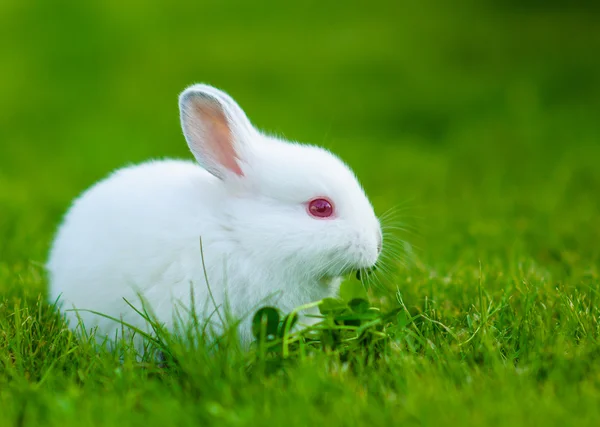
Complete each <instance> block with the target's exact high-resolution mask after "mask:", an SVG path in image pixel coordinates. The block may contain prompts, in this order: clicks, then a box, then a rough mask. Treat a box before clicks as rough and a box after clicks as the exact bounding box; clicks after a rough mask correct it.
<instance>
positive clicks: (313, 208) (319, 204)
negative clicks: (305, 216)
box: [308, 199, 333, 218]
mask: <svg viewBox="0 0 600 427" xmlns="http://www.w3.org/2000/svg"><path fill="white" fill-rule="evenodd" d="M308 213H309V214H311V215H312V216H314V217H316V218H329V217H330V216H331V215H333V205H332V204H331V202H330V201H329V200H327V199H314V200H311V201H310V202H309V203H308Z"/></svg>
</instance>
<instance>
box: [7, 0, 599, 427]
mask: <svg viewBox="0 0 600 427" xmlns="http://www.w3.org/2000/svg"><path fill="white" fill-rule="evenodd" d="M269 3H270V2H262V3H260V4H251V3H247V2H228V3H227V4H226V5H225V4H220V3H218V2H204V3H201V2H195V3H193V4H184V3H181V4H178V5H171V4H169V5H167V3H164V5H163V6H156V5H150V4H143V5H141V4H140V5H134V4H133V3H131V4H129V5H126V4H127V3H124V2H117V1H105V2H98V4H94V3H93V2H80V3H77V4H75V3H73V4H70V2H44V1H37V2H36V1H31V2H18V1H10V0H9V1H8V2H2V3H0V35H1V36H2V40H3V43H2V48H1V51H0V52H1V53H0V426H4V425H7V426H8V425H14V426H23V425H31V426H42V425H48V426H52V425H57V426H63V427H67V426H71V425H73V426H83V425H117V424H118V425H123V426H124V425H143V426H144V427H152V426H164V425H210V424H212V425H219V426H229V425H252V426H257V425H271V426H279V425H286V426H295V425H298V426H305V425H347V426H352V425H357V426H362V425H405V426H409V425H410V426H412V425H423V426H425V425H431V426H441V425H449V426H471V425H472V426H482V425H496V426H517V425H529V426H535V425H545V426H551V425H557V426H565V425H577V426H583V425H590V426H597V425H600V342H599V340H600V323H599V322H600V120H599V118H600V55H598V52H600V24H598V23H599V22H600V9H599V8H598V7H597V6H596V5H595V3H594V2H591V1H590V2H582V1H580V2H574V3H576V5H573V6H571V7H569V8H566V7H565V6H561V5H562V2H541V1H540V2H537V1H533V0H532V1H521V2H517V1H509V2H494V1H481V2H474V1H473V2H468V1H467V2H461V5H460V6H458V4H457V3H453V4H452V5H449V4H446V2H443V1H441V0H440V1H432V0H428V1H425V2H393V1H389V2H382V1H379V0H376V1H375V2H369V4H368V5H365V4H364V2H358V1H356V2H355V1H347V2H344V5H343V7H340V3H339V2H336V3H327V2H307V3H302V5H295V6H294V5H292V3H290V4H288V5H285V6H282V5H276V4H275V3H274V2H273V4H269ZM402 3H406V4H402ZM588 3H589V4H588ZM196 81H203V82H208V83H211V84H214V85H216V86H219V87H221V88H223V89H224V90H226V91H228V92H230V93H231V95H232V96H234V97H235V98H236V99H237V100H238V101H239V103H240V104H241V105H242V106H243V107H244V108H245V109H246V111H247V112H248V114H249V116H250V118H251V119H252V120H253V122H254V123H255V124H256V125H257V126H258V127H261V128H264V129H267V130H270V131H273V132H276V133H279V134H282V135H285V136H286V137H287V138H290V139H296V140H300V141H307V142H313V143H316V144H319V145H323V146H326V147H328V148H331V149H332V150H333V151H335V152H336V153H338V154H339V155H340V156H341V157H342V158H343V159H345V160H346V161H347V162H348V163H349V164H350V165H351V166H352V168H353V169H354V170H355V171H356V173H357V175H358V176H359V177H360V179H361V181H362V182H363V184H364V186H365V188H366V191H367V193H368V194H369V196H370V198H371V199H372V202H373V204H374V206H375V208H376V210H377V212H379V213H383V212H386V211H387V210H389V209H393V208H394V207H397V208H398V210H397V212H398V219H399V220H401V221H402V222H403V223H404V224H405V226H406V228H407V229H408V231H406V232H402V233H398V234H397V236H396V237H395V238H396V239H402V240H404V241H406V242H408V244H409V245H405V246H404V248H405V252H404V255H403V256H401V257H398V258H395V260H393V261H390V262H389V263H388V264H387V269H388V270H389V271H388V272H387V273H383V272H382V271H381V270H380V271H378V272H377V274H378V275H379V279H380V282H381V285H379V286H377V287H373V288H369V290H368V293H369V298H370V299H371V302H372V304H374V305H375V306H378V307H381V309H382V310H384V311H386V310H393V309H395V308H400V312H399V314H398V315H397V316H393V317H390V318H389V319H388V321H387V322H386V324H385V329H384V331H383V333H384V334H385V335H386V336H387V337H388V338H387V339H386V340H384V341H382V342H381V343H380V344H381V345H379V346H378V347H377V355H378V358H374V357H372V356H373V354H374V353H373V351H374V350H373V349H372V348H370V347H365V346H362V345H360V344H358V343H357V342H356V340H354V341H349V342H348V343H347V344H345V345H344V346H343V354H342V351H341V350H340V351H336V350H333V351H332V350H314V351H312V352H304V353H302V354H299V355H298V354H294V355H293V357H290V358H289V360H286V361H285V363H281V365H280V366H278V367H275V368H273V366H272V364H271V363H270V364H266V362H265V357H263V356H262V355H261V353H260V352H256V351H251V352H248V353H246V352H242V351H240V350H239V349H236V348H235V346H232V347H230V348H229V349H227V347H225V348H224V349H223V350H220V351H216V352H214V351H213V352H208V353H207V352H206V351H203V350H193V349H190V348H186V347H184V346H181V345H180V344H179V342H178V340H177V338H176V337H167V339H169V340H170V341H169V342H167V344H166V345H167V347H168V350H169V351H170V352H171V353H172V354H173V355H175V356H176V357H177V361H176V363H175V362H173V361H170V362H169V361H167V363H165V364H164V365H161V366H158V365H156V364H153V363H139V362H137V361H136V359H135V358H134V357H133V356H132V355H131V353H130V352H126V355H125V356H122V355H120V354H119V353H118V352H110V351H108V350H100V351H96V350H95V349H94V347H93V346H92V345H91V344H90V343H89V342H88V341H86V340H85V339H78V338H76V337H75V336H74V335H73V334H71V333H70V332H69V331H68V330H67V329H66V327H65V325H64V324H63V323H62V322H61V321H60V320H59V319H58V317H57V316H56V315H55V314H54V312H53V310H52V309H51V308H50V307H49V306H48V304H47V303H46V302H45V301H46V297H45V291H46V279H45V274H44V269H43V263H44V262H45V259H46V255H47V250H48V248H49V244H50V242H51V239H52V235H53V232H54V230H55V227H56V226H57V224H58V222H59V221H60V217H61V215H62V214H63V213H64V211H65V210H66V208H67V206H68V204H69V201H70V200H71V199H72V198H73V197H75V196H76V195H77V194H78V193H80V192H81V191H82V190H83V189H85V188H86V187H87V186H89V185H90V184H92V183H93V182H95V181H97V180H98V179H100V178H101V177H103V176H104V175H106V174H107V173H108V172H109V171H111V170H113V169H115V168H117V167H120V166H122V165H124V164H126V163H130V162H138V161H142V160H145V159H148V158H157V157H163V156H165V157H189V155H188V153H187V147H186V145H185V142H184V140H183V138H182V136H181V135H180V130H179V123H178V117H177V104H176V96H177V94H178V93H179V91H181V89H183V88H184V87H185V86H186V85H188V84H190V83H192V82H196ZM361 293H362V290H361V286H360V284H359V283H358V282H357V281H356V280H355V279H353V278H349V279H348V281H347V283H346V284H345V287H344V293H343V296H344V298H346V299H348V298H350V297H352V296H356V295H360V294H361ZM276 360H280V359H277V358H276ZM280 361H281V360H280ZM271 362H272V360H271Z"/></svg>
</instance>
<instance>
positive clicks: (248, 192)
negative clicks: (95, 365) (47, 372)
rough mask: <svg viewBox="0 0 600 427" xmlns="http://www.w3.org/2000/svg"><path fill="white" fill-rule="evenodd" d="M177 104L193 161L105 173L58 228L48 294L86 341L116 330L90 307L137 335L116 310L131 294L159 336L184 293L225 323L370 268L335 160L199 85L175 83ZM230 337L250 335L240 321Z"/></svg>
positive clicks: (137, 319) (130, 314)
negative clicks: (85, 333) (220, 313)
mask: <svg viewBox="0 0 600 427" xmlns="http://www.w3.org/2000/svg"><path fill="white" fill-rule="evenodd" d="M179 108H180V113H181V125H182V128H183V133H184V136H185V138H186V140H187V143H188V145H189V148H190V150H191V151H192V153H193V155H194V156H195V158H196V160H197V162H198V163H195V162H188V161H181V160H160V161H149V162H147V163H143V164H140V165H137V166H131V167H126V168H123V169H120V170H117V171H116V172H114V173H113V174H112V175H110V176H109V177H108V178H106V179H104V180H102V181H100V182H98V183H97V184H95V185H94V186H92V187H91V188H90V189H88V190H87V191H86V192H85V193H83V195H82V196H80V197H79V198H78V199H77V200H76V201H75V202H74V203H73V205H72V207H71V208H70V210H69V212H68V213H67V215H66V217H65V219H64V222H63V224H62V226H61V227H60V228H59V231H58V234H57V236H56V239H55V241H54V243H53V246H52V249H51V252H50V257H49V261H48V270H49V273H50V298H51V300H52V301H55V300H57V299H59V301H61V302H62V306H63V309H65V310H67V311H66V313H67V317H68V318H69V319H70V325H71V327H75V326H77V318H78V317H80V318H81V319H82V320H83V322H84V325H85V326H86V327H87V328H91V327H94V326H97V327H98V332H97V333H98V334H99V335H103V336H107V335H108V336H109V337H114V336H115V333H118V331H120V330H121V325H119V324H118V322H115V321H112V320H110V319H107V318H105V317H102V316H98V315H96V314H93V313H90V312H89V311H86V310H92V311H96V312H100V313H104V314H105V315H108V316H112V317H115V318H121V319H123V321H124V322H127V323H130V324H133V325H135V326H136V327H140V328H142V329H146V328H147V325H145V321H144V320H143V318H142V317H141V316H140V315H139V314H137V313H135V311H134V310H132V308H131V307H129V306H128V305H127V303H126V302H125V301H124V299H127V300H128V301H130V302H132V303H135V302H137V303H139V298H138V297H139V295H142V296H143V298H144V299H145V301H146V302H147V303H148V305H149V306H150V307H151V309H152V311H153V312H154V313H155V315H156V317H157V318H158V319H159V320H160V321H161V322H163V323H164V324H165V325H166V327H167V328H173V327H174V315H175V310H176V308H175V307H177V306H178V305H183V306H185V307H189V305H190V303H191V299H190V289H191V288H190V287H191V286H193V289H194V295H195V304H196V307H195V309H196V311H197V312H198V313H200V315H201V316H202V318H203V319H206V318H207V317H209V315H211V313H213V311H214V310H215V306H214V305H215V304H216V305H217V306H219V307H220V308H219V309H220V310H222V309H223V306H224V305H227V306H228V307H229V310H230V311H231V314H233V315H234V316H237V317H238V318H241V317H243V316H246V317H251V316H252V310H255V309H256V308H258V306H259V305H260V304H267V303H271V304H274V305H276V306H278V307H279V308H280V309H282V310H283V311H284V312H288V311H290V310H291V309H293V308H294V307H296V306H298V305H301V304H305V303H309V302H313V301H318V300H320V299H322V298H324V297H328V296H332V295H334V294H335V293H336V292H337V290H338V287H339V284H340V281H341V276H343V275H344V274H346V273H348V272H350V271H352V270H357V269H359V268H368V267H371V266H373V265H375V263H376V261H377V259H378V256H379V253H380V252H381V246H382V234H381V228H380V224H379V221H378V219H377V217H376V216H375V213H374V212H373V208H372V206H371V204H370V202H369V200H368V199H367V197H366V196H365V193H364V191H363V189H362V188H361V186H360V184H359V183H358V181H357V180H356V178H355V176H354V174H353V173H352V171H351V170H350V169H349V168H348V167H347V166H346V165H345V164H344V163H343V162H342V161H341V160H339V159H338V158H337V157H335V156H334V155H333V154H331V153H330V152H328V151H326V150H324V149H322V148H318V147H315V146H309V145H301V144H298V143H293V142H287V141H283V140H280V139H277V138H274V137H271V136H267V135H265V134H263V133H261V132H260V131H258V130H257V129H255V128H254V127H253V126H252V124H251V123H250V121H249V120H248V118H247V117H246V115H245V114H244V112H243V111H242V109H241V108H240V107H239V106H238V105H237V103H236V102H235V101H234V100H233V99H232V98H230V97H229V96H228V95H227V94H225V93H224V92H222V91H220V90H217V89H215V88H214V87H211V86H207V85H201V84H198V85H194V86H191V87H189V88H187V89H186V90H185V91H184V92H183V93H182V94H181V95H180V97H179ZM198 164H199V165H198ZM200 239H201V241H202V248H203V253H204V261H205V268H203V263H202V258H201V256H200ZM205 273H206V276H207V277H208V282H209V283H208V284H209V285H210V290H211V291H212V294H213V297H212V298H214V301H213V299H212V298H211V296H210V294H209V288H208V286H207V284H206V281H205ZM269 298H270V299H269ZM138 306H139V304H138ZM72 308H76V309H77V310H80V311H73V310H69V309H72ZM216 320H217V316H214V315H213V316H211V322H212V321H216ZM240 338H241V339H242V341H243V342H246V343H248V342H249V341H250V340H251V332H250V327H249V325H248V323H247V322H246V323H242V326H241V327H240Z"/></svg>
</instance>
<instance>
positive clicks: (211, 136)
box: [193, 103, 244, 176]
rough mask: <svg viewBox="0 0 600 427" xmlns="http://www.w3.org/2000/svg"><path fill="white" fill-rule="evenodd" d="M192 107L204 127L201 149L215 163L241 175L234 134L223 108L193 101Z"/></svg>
mask: <svg viewBox="0 0 600 427" xmlns="http://www.w3.org/2000/svg"><path fill="white" fill-rule="evenodd" d="M193 108H194V112H195V115H196V117H202V118H203V120H202V123H203V125H204V127H205V135H204V141H203V143H204V145H205V148H204V150H203V151H206V152H207V154H208V156H209V157H212V158H213V160H214V161H215V163H218V164H220V165H221V166H223V167H224V168H226V169H228V170H230V171H231V172H233V173H235V174H236V175H238V176H243V175H244V173H243V172H242V169H241V168H240V165H239V163H238V160H239V159H238V156H237V153H236V151H235V146H234V143H235V141H234V135H233V133H232V132H231V128H230V127H229V122H228V121H227V117H226V116H225V113H224V112H223V110H222V109H221V108H220V107H218V106H215V105H207V104H202V103H194V105H193Z"/></svg>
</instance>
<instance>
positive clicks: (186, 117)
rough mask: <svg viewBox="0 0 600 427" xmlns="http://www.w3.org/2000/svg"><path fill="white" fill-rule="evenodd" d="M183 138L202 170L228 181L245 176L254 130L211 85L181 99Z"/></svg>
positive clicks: (194, 88)
mask: <svg viewBox="0 0 600 427" xmlns="http://www.w3.org/2000/svg"><path fill="white" fill-rule="evenodd" d="M179 110H180V114H181V127H182V129H183V134H184V135H185V139H186V140H187V143H188V145H189V147H190V150H191V151H192V153H193V154H194V156H195V157H196V160H197V161H198V163H200V165H201V166H202V167H204V168H205V169H206V170H207V171H209V172H210V173H211V174H213V175H214V176H216V177H218V178H221V179H225V178H226V177H227V176H228V175H230V174H231V173H233V174H235V175H237V176H243V175H244V173H243V171H242V168H241V165H240V164H241V162H242V161H243V160H244V158H243V156H244V152H245V151H246V148H247V145H248V144H249V143H250V140H251V139H252V134H253V132H254V128H253V127H252V125H251V124H250V121H249V120H248V118H247V117H246V115H245V114H244V112H243V111H242V109H241V108H240V107H239V106H238V105H237V103H236V102H235V101H234V100H233V99H232V98H231V97H230V96H229V95H227V94H226V93H224V92H222V91H220V90H218V89H215V88H214V87H212V86H208V85H201V84H198V85H194V86H191V87H189V88H187V89H186V90H184V91H183V93H182V94H181V95H180V96H179Z"/></svg>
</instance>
